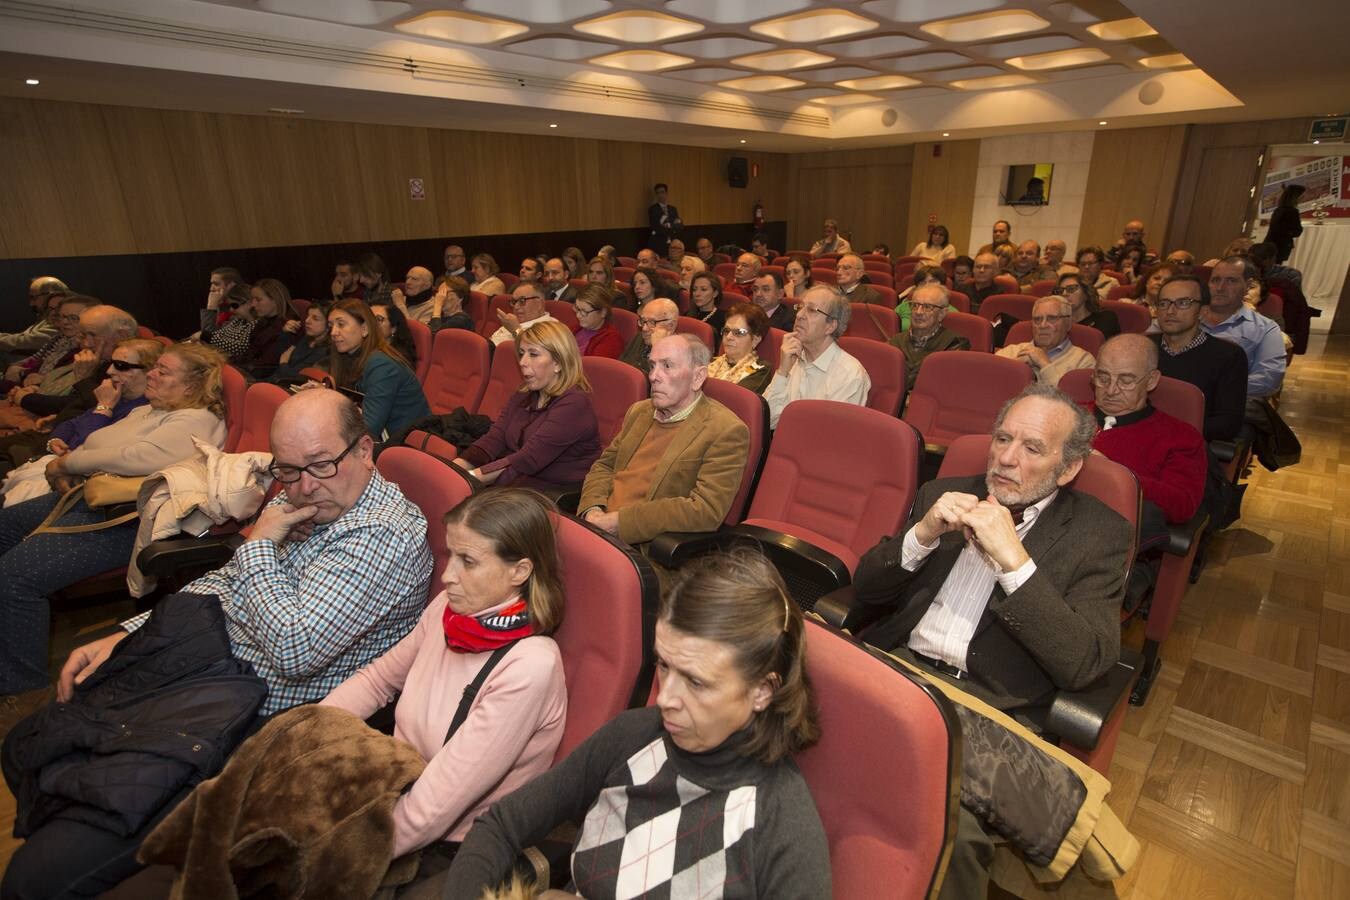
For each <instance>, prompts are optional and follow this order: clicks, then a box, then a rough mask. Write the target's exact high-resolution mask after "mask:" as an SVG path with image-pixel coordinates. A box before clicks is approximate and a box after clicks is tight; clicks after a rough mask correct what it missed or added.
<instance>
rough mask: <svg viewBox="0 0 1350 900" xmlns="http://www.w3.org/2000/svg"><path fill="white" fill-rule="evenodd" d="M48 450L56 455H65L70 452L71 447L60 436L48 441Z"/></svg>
mask: <svg viewBox="0 0 1350 900" xmlns="http://www.w3.org/2000/svg"><path fill="white" fill-rule="evenodd" d="M47 450H48V452H50V453H53V454H55V455H56V456H65V455H66V454H67V453H69V452H70V447H69V446H67V445H66V442H65V441H63V440H61V439H60V438H52V439H51V440H50V441H48V442H47Z"/></svg>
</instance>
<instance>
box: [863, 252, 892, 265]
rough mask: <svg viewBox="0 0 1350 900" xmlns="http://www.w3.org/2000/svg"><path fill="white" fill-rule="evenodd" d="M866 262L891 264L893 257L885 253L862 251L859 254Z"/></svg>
mask: <svg viewBox="0 0 1350 900" xmlns="http://www.w3.org/2000/svg"><path fill="white" fill-rule="evenodd" d="M859 255H860V256H861V257H862V261H863V262H864V263H885V264H886V265H887V266H890V265H891V258H890V257H889V256H887V255H886V254H884V253H862V254H859Z"/></svg>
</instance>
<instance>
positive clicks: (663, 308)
mask: <svg viewBox="0 0 1350 900" xmlns="http://www.w3.org/2000/svg"><path fill="white" fill-rule="evenodd" d="M679 318H680V308H679V307H678V306H676V305H675V301H673V300H667V299H665V298H664V297H658V298H656V299H655V300H649V301H648V302H647V303H645V304H644V305H643V307H642V311H641V312H639V313H638V333H637V334H635V335H633V339H632V340H630V341H629V342H628V346H626V347H624V348H623V353H621V354H620V355H619V361H620V362H626V363H628V364H629V365H630V366H632V367H633V368H635V369H638V370H640V371H641V372H642V374H643V375H650V373H651V369H652V363H651V352H652V347H654V346H655V345H656V342H657V340H659V339H660V338H662V337H664V336H665V335H668V334H674V333H675V325H676V323H677V322H678V321H679Z"/></svg>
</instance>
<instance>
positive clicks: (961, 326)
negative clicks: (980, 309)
mask: <svg viewBox="0 0 1350 900" xmlns="http://www.w3.org/2000/svg"><path fill="white" fill-rule="evenodd" d="M942 324H943V325H945V326H946V327H948V328H950V329H951V330H952V331H954V332H956V333H957V334H959V335H961V337H963V338H965V339H966V340H968V341H970V349H971V350H978V351H980V352H981V353H993V352H994V326H993V324H992V323H990V321H989V320H988V319H986V318H985V317H984V316H975V315H971V314H970V313H966V312H949V313H947V316H946V318H944V319H943V320H942Z"/></svg>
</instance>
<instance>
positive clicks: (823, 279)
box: [811, 266, 839, 284]
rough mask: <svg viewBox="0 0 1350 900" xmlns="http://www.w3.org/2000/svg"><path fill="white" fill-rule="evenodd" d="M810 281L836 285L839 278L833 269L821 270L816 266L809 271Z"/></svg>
mask: <svg viewBox="0 0 1350 900" xmlns="http://www.w3.org/2000/svg"><path fill="white" fill-rule="evenodd" d="M811 281H812V282H815V283H818V284H837V283H838V281H839V277H838V274H837V273H836V272H835V270H834V269H823V268H820V267H818V266H813V267H812V269H811Z"/></svg>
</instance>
